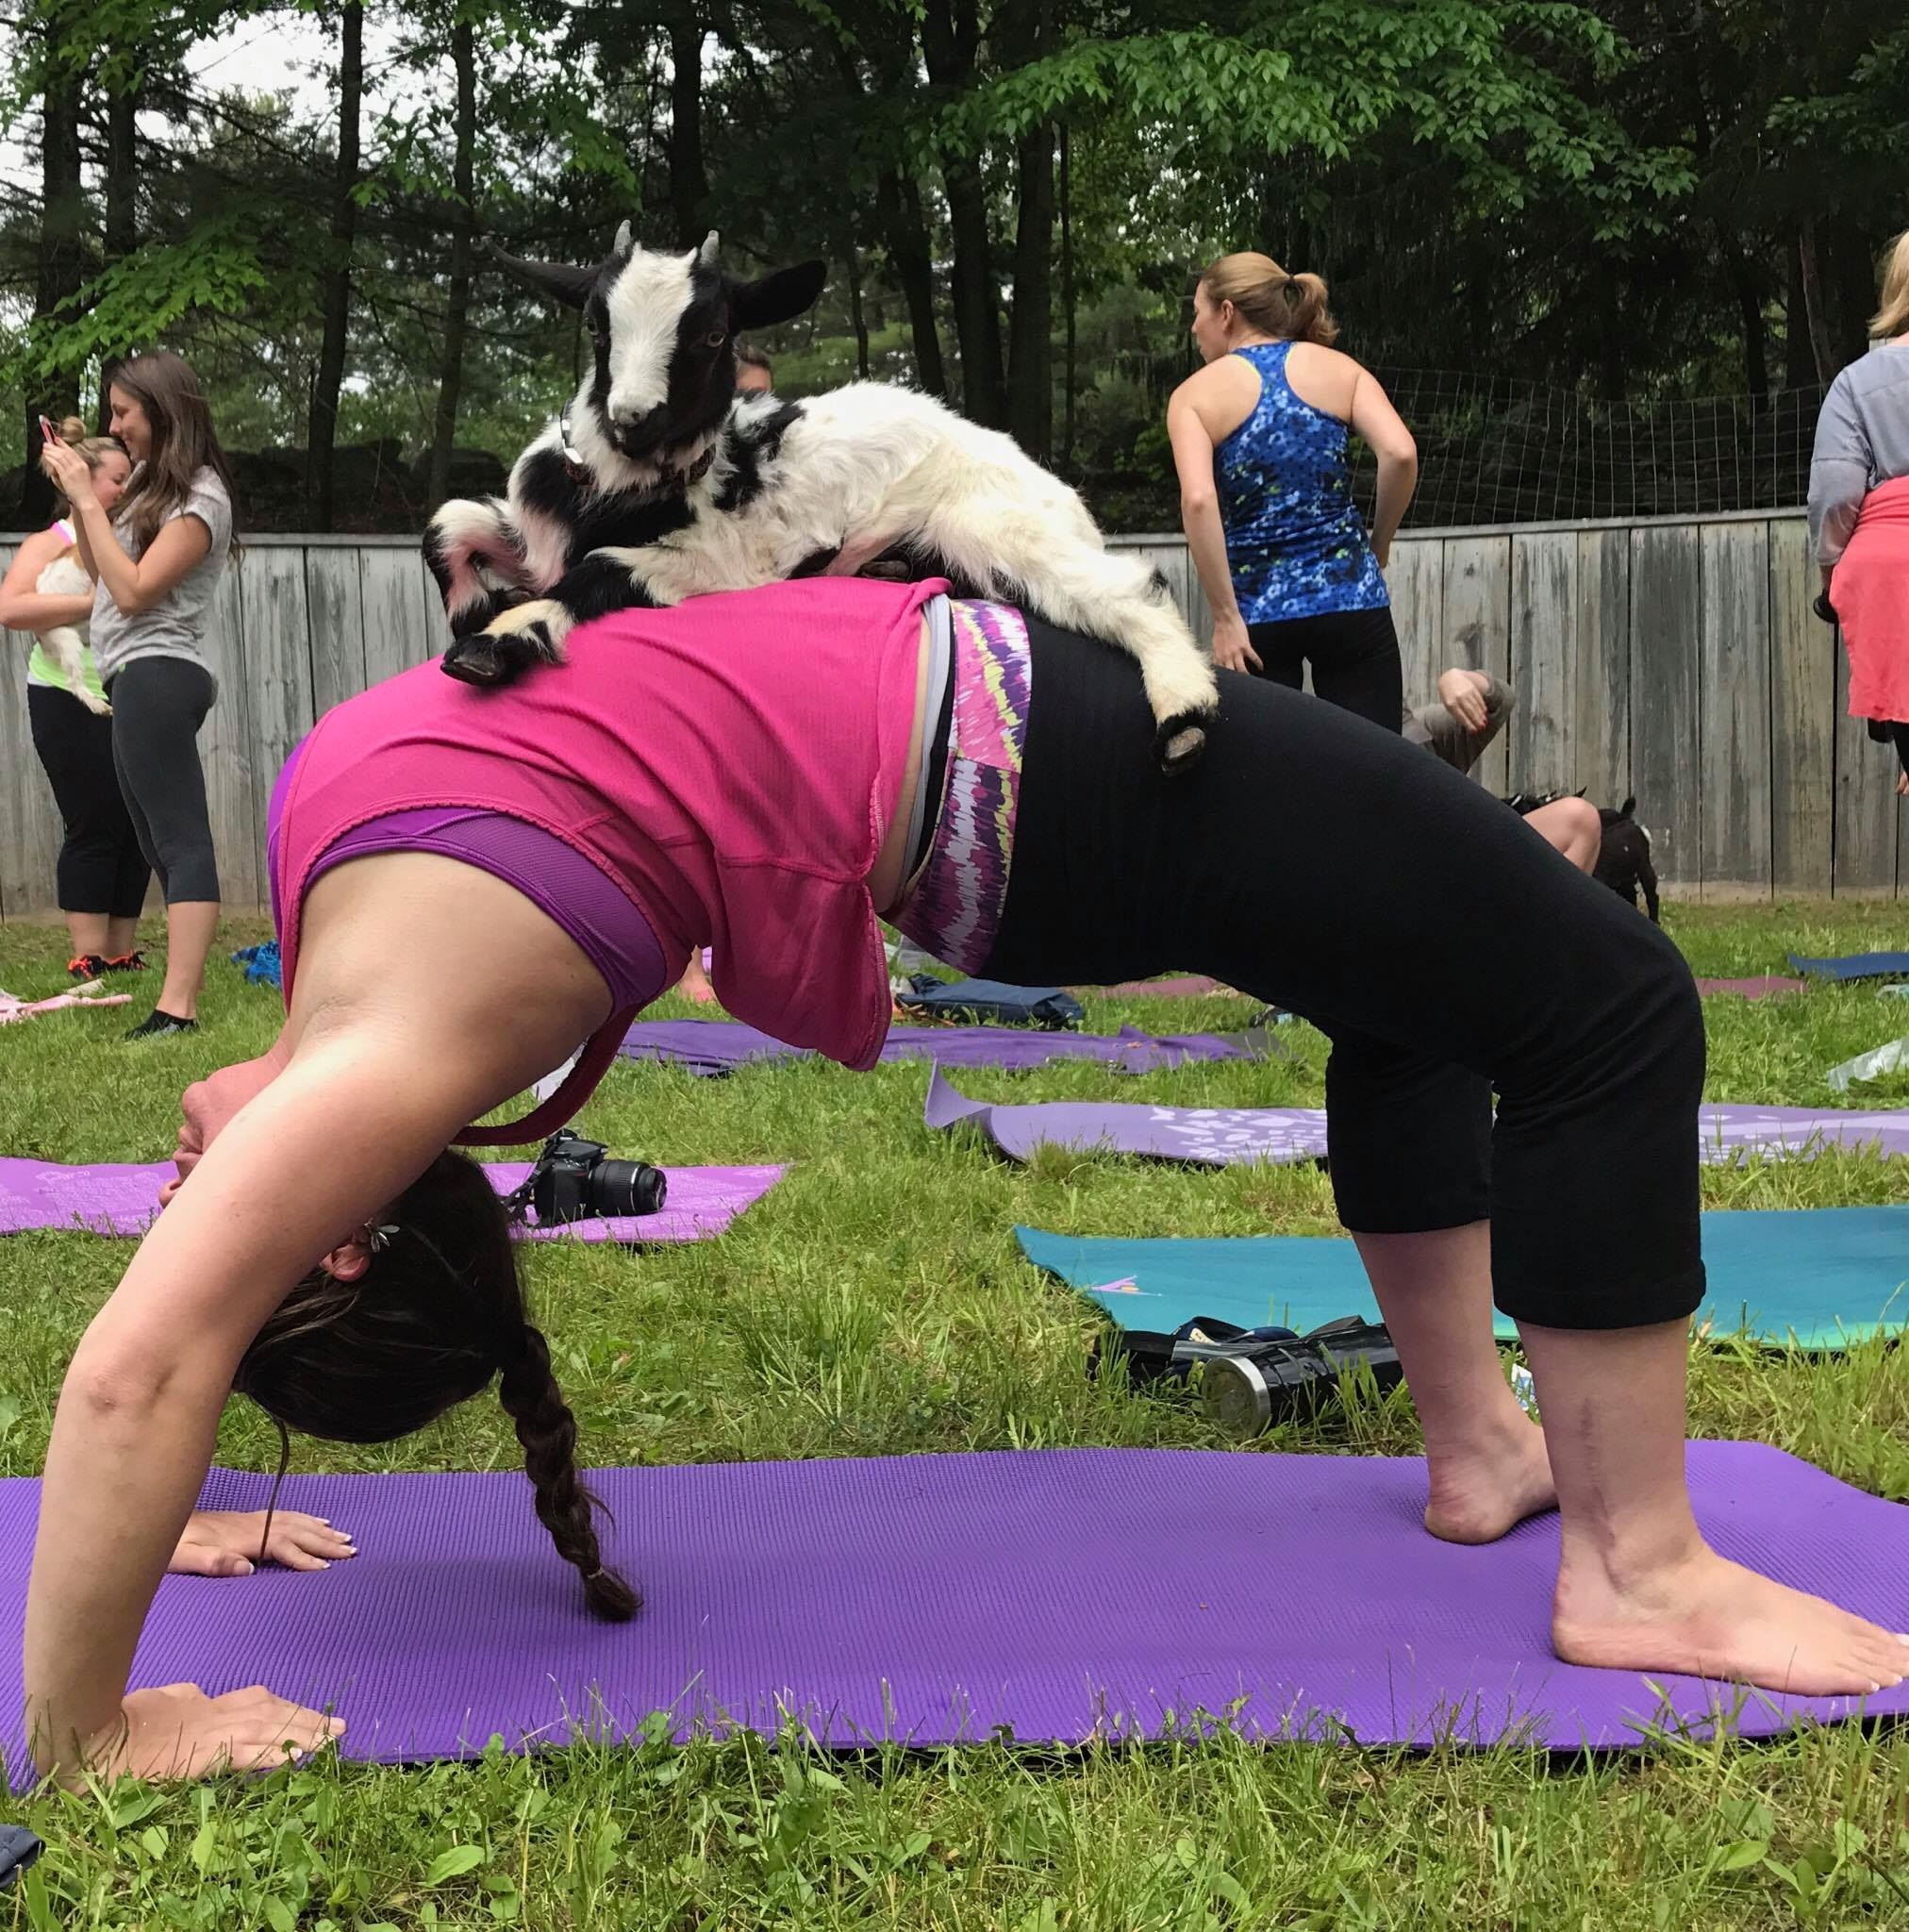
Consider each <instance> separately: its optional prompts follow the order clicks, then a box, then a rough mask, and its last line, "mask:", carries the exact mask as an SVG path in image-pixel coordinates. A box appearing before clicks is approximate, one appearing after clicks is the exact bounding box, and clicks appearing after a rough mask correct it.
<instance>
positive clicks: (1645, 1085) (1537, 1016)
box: [982, 624, 1704, 1328]
mask: <svg viewBox="0 0 1909 1932" xmlns="http://www.w3.org/2000/svg"><path fill="white" fill-rule="evenodd" d="M1029 628H1030V631H1031V634H1032V637H1033V648H1034V658H1033V684H1032V703H1031V708H1030V712H1029V718H1028V731H1027V743H1026V752H1025V769H1024V774H1023V776H1022V780H1021V801H1020V808H1019V816H1018V820H1017V824H1016V830H1015V838H1014V847H1013V856H1012V864H1011V870H1010V873H1009V885H1008V892H1007V901H1006V906H1005V908H1004V915H1003V924H1002V929H1001V931H1000V934H999V935H998V937H997V941H996V943H995V946H994V949H993V951H992V953H991V954H990V955H989V957H988V960H987V962H986V964H985V966H984V967H983V968H982V971H983V972H984V973H985V974H987V975H988V977H990V978H997V979H1005V980H1010V981H1014V982H1017V983H1019V984H1021V985H1028V986H1033V985H1044V984H1052V983H1061V984H1065V983H1067V982H1069V981H1080V980H1087V981H1092V982H1094V983H1096V984H1111V983H1113V982H1116V981H1119V980H1123V979H1132V978H1137V977H1140V976H1143V975H1145V974H1152V973H1159V972H1164V971H1167V970H1169V969H1171V968H1184V969H1187V970H1189V971H1194V972H1202V973H1210V974H1214V975H1215V976H1216V977H1218V978H1220V979H1221V980H1223V981H1225V982H1226V983H1227V984H1228V985H1230V986H1236V987H1238V988H1239V989H1240V990H1241V991H1245V992H1249V993H1252V994H1253V995H1254V996H1256V997H1257V998H1260V999H1263V1000H1277V1001H1279V1002H1280V1003H1281V1004H1282V1005H1284V1006H1286V1007H1288V1008H1292V1009H1293V1010H1294V1011H1295V1012H1298V1013H1302V1014H1303V1015H1304V1016H1305V1017H1306V1018H1307V1019H1309V1020H1311V1021H1312V1022H1313V1023H1314V1024H1317V1025H1318V1026H1320V1028H1321V1029H1322V1030H1323V1031H1324V1032H1325V1033H1327V1034H1328V1035H1330V1036H1331V1038H1332V1041H1333V1052H1332V1059H1331V1063H1330V1065H1329V1066H1328V1069H1327V1073H1326V1107H1327V1113H1328V1119H1329V1137H1330V1148H1331V1160H1332V1177H1333V1188H1334V1191H1335V1193H1336V1198H1337V1202H1338V1208H1339V1216H1340V1219H1341V1220H1342V1221H1343V1222H1344V1223H1345V1224H1346V1226H1348V1227H1349V1228H1352V1229H1353V1230H1355V1231H1357V1232H1359V1233H1370V1234H1385V1233H1414V1232H1420V1231H1423V1230H1426V1229H1431V1228H1441V1227H1455V1226H1462V1225H1465V1224H1469V1223H1471V1222H1474V1221H1478V1220H1480V1219H1483V1218H1485V1217H1486V1216H1487V1215H1488V1216H1489V1218H1490V1222H1491V1263H1492V1279H1493V1289H1494V1293H1495V1296H1496V1299H1497V1302H1498V1306H1499V1307H1501V1308H1502V1309H1503V1311H1504V1312H1505V1313H1506V1314H1507V1315H1510V1316H1513V1317H1515V1318H1518V1319H1520V1320H1526V1321H1531V1322H1535V1323H1539V1324H1545V1325H1549V1326H1554V1327H1560V1328H1621V1327H1632V1326H1636V1325H1640V1324H1648V1323H1655V1322H1668V1321H1673V1320H1677V1319H1680V1318H1682V1317H1684V1316H1686V1315H1688V1314H1689V1313H1690V1312H1691V1311H1692V1310H1693V1309H1695V1308H1696V1307H1697V1305H1698V1304H1699V1302H1700V1301H1701V1299H1702V1291H1703V1264H1702V1262H1701V1258H1700V1256H1699V1245H1698V1227H1699V1223H1698V1174H1697V1155H1698V1149H1697V1108H1698V1102H1699V1100H1700V1099H1701V1092H1702V1083H1703V1054H1704V1042H1703V1024H1702V1020H1701V1012H1700V1008H1699V1002H1698V998H1697V991H1696V987H1695V985H1694V983H1693V982H1692V980H1691V977H1690V972H1689V969H1688V968H1687V967H1686V966H1685V963H1684V960H1683V958H1682V957H1681V955H1679V953H1678V952H1677V950H1676V948H1675V947H1674V946H1673V945H1672V944H1671V943H1670V941H1668V940H1667V939H1666V938H1665V937H1664V935H1663V934H1662V933H1661V932H1660V931H1659V930H1658V929H1657V928H1656V927H1655V926H1654V925H1652V924H1651V922H1650V921H1649V920H1647V919H1642V918H1640V917H1639V916H1638V915H1637V913H1636V912H1635V910H1634V909H1633V908H1631V907H1629V906H1626V905H1625V904H1624V903H1623V902H1622V901H1621V900H1620V899H1619V898H1618V896H1617V894H1616V893H1614V892H1612V891H1609V890H1608V889H1607V888H1605V887H1603V886H1601V885H1598V884H1597V883H1596V882H1595V881H1593V880H1591V879H1588V878H1586V877H1585V875H1584V874H1582V873H1580V872H1579V871H1578V870H1577V869H1576V868H1575V867H1574V866H1572V865H1571V864H1570V863H1569V861H1568V860H1566V859H1565V858H1562V857H1560V856H1559V854H1557V853H1556V852H1554V851H1553V850H1552V848H1551V846H1550V845H1548V844H1547V843H1546V842H1545V841H1544V840H1543V839H1541V838H1539V837H1538V836H1537V834H1535V832H1533V831H1532V829H1531V827H1530V826H1529V825H1527V824H1524V823H1523V821H1522V820H1520V819H1519V817H1518V816H1517V815H1516V814H1515V813H1512V812H1508V811H1506V810H1505V808H1503V806H1502V805H1501V804H1500V803H1499V802H1498V800H1497V799H1495V798H1493V797H1492V796H1491V795H1490V794H1489V793H1487V792H1486V791H1483V790H1482V789H1481V788H1479V787H1478V786H1476V785H1473V784H1470V783H1469V782H1468V781H1467V780H1466V779H1464V778H1462V777H1460V776H1459V774H1457V773H1456V772H1454V771H1452V770H1451V769H1450V768H1449V767H1448V766H1446V765H1444V764H1443V763H1441V762H1440V761H1439V760H1438V759H1436V758H1427V757H1426V756H1425V754H1424V753H1423V751H1421V750H1420V749H1419V747H1418V746H1416V745H1410V744H1407V743H1405V742H1404V741H1403V739H1401V738H1400V737H1399V736H1398V734H1397V731H1396V730H1393V731H1377V730H1374V729H1373V728H1372V727H1371V725H1369V724H1367V723H1366V722H1365V721H1364V720H1363V719H1360V718H1354V717H1353V716H1352V715H1351V714H1350V713H1348V712H1346V711H1343V710H1339V709H1336V708H1334V707H1332V706H1330V705H1324V704H1320V703H1318V702H1317V701H1315V700H1314V699H1311V698H1308V697H1305V696H1303V695H1300V694H1296V693H1294V692H1292V691H1286V690H1285V689H1283V688H1282V687H1280V686H1279V685H1277V684H1271V683H1268V682H1266V681H1264V680H1261V679H1257V678H1250V677H1244V676H1240V675H1236V674H1233V673H1226V674H1222V675H1221V677H1220V717H1219V719H1218V721H1217V723H1216V724H1215V726H1214V728H1213V730H1212V732H1211V733H1210V734H1209V741H1208V745H1207V750H1206V755H1205V758H1204V759H1203V762H1202V763H1201V764H1200V765H1199V766H1198V767H1197V768H1196V769H1195V770H1194V771H1192V772H1191V773H1189V774H1186V775H1185V776H1182V777H1166V776H1163V775H1162V774H1160V773H1159V772H1158V771H1157V770H1156V769H1155V768H1154V763H1153V758H1152V751H1151V745H1152V733H1153V725H1152V721H1151V716H1150V714H1149V712H1148V709H1147V706H1146V703H1145V700H1144V697H1143V696H1142V693H1141V690H1140V680H1139V674H1138V671H1137V668H1136V666H1135V665H1134V663H1133V662H1132V660H1131V659H1129V658H1125V657H1123V656H1122V655H1121V654H1120V652H1118V651H1113V650H1110V649H1109V648H1108V647H1107V646H1106V645H1104V644H1101V643H1094V642H1089V641H1087V640H1084V639H1081V638H1077V637H1073V636H1071V635H1068V634H1066V633H1063V632H1058V631H1054V630H1052V629H1049V628H1048V627H1046V626H1045V625H1039V624H1030V626H1029ZM1487 1083H1488V1084H1487ZM1491 1087H1495V1088H1496V1089H1497V1091H1498V1093H1499V1096H1500V1101H1499V1108H1498V1116H1497V1123H1496V1126H1495V1128H1494V1126H1493V1124H1492V1119H1491V1111H1490V1091H1489V1089H1490V1088H1491Z"/></svg>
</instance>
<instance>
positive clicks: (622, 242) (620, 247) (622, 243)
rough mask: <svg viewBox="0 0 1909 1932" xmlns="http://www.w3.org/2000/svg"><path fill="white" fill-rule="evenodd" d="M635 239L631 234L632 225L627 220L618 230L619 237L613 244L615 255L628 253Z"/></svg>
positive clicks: (612, 250) (612, 251)
mask: <svg viewBox="0 0 1909 1932" xmlns="http://www.w3.org/2000/svg"><path fill="white" fill-rule="evenodd" d="M633 239H634V238H633V237H632V236H631V234H630V225H629V223H627V222H625V223H624V224H623V225H622V227H621V228H619V229H618V230H617V239H616V242H615V243H614V244H613V246H612V249H611V253H612V254H615V255H627V254H628V253H629V252H630V247H631V243H632V241H633Z"/></svg>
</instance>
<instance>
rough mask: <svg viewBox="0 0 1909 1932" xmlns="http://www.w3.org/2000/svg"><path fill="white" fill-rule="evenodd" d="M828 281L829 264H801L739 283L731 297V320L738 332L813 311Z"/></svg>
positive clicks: (818, 262) (821, 262)
mask: <svg viewBox="0 0 1909 1932" xmlns="http://www.w3.org/2000/svg"><path fill="white" fill-rule="evenodd" d="M827 280H828V263H827V262H825V261H802V262H798V263H797V264H796V265H795V267H793V268H779V269H777V270H776V271H775V272H774V274H772V275H763V276H762V277H760V278H759V279H758V280H756V281H753V282H739V283H738V284H737V285H736V288H735V291H734V292H733V293H732V294H731V295H730V297H729V320H730V324H731V325H732V326H733V327H735V328H739V329H749V328H768V327H770V326H771V325H772V324H774V323H778V322H787V321H788V319H789V318H790V317H791V316H794V315H800V314H801V313H802V312H803V310H804V309H805V308H813V307H814V306H815V299H816V297H817V296H818V295H820V294H821V293H822V284H823V283H824V282H825V281H827Z"/></svg>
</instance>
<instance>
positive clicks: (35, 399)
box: [20, 23, 86, 528]
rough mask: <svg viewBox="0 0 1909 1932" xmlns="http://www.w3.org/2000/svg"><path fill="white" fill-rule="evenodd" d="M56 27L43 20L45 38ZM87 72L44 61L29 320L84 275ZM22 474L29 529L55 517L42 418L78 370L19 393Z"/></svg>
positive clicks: (56, 407)
mask: <svg viewBox="0 0 1909 1932" xmlns="http://www.w3.org/2000/svg"><path fill="white" fill-rule="evenodd" d="M57 31H58V24H57V23H49V25H48V29H47V32H48V38H49V40H50V39H52V38H53V36H54V34H55V33H56V32H57ZM84 92H85V75H82V74H75V73H72V72H70V71H68V70H67V69H65V68H63V67H62V68H58V69H56V68H55V67H54V65H53V63H52V62H51V60H49V62H48V74H47V80H46V91H45V93H44V95H43V96H42V132H41V143H40V196H41V223H40V258H39V264H38V274H37V275H36V277H35V283H34V299H33V314H34V318H35V320H36V321H37V320H40V319H41V318H43V317H47V316H51V315H52V314H53V313H54V311H55V310H56V309H58V308H59V307H60V305H61V304H62V303H64V302H65V301H66V300H67V299H68V298H69V297H70V296H73V295H75V294H77V293H78V291H79V289H80V287H81V285H82V284H83V283H84V282H85V280H86V195H85V189H84V184H83V182H82V180H81V176H80V164H79V116H80V103H81V100H82V98H83V97H84ZM25 404H26V473H25V480H24V482H23V484H22V487H21V491H20V499H21V514H22V517H23V520H24V521H25V523H26V525H27V527H28V528H37V527H38V526H39V525H42V524H44V523H46V522H48V521H49V520H50V519H51V517H52V515H53V498H54V490H53V486H52V484H51V483H49V482H48V481H47V480H46V478H45V477H44V476H43V475H41V471H40V461H39V458H40V447H41V436H40V416H41V412H42V410H43V411H44V412H45V413H46V414H47V415H49V416H52V417H54V418H55V419H56V420H58V418H59V417H61V416H64V415H68V414H70V413H73V412H75V411H76V410H77V408H79V372H78V371H77V370H76V369H61V370H59V371H58V372H56V373H55V374H54V375H51V376H49V377H47V378H45V379H44V380H43V381H42V383H41V384H40V385H39V386H38V388H37V390H36V391H33V392H31V393H29V394H28V395H27V396H26V398H25Z"/></svg>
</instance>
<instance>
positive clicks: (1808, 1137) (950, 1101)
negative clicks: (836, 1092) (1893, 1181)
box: [922, 1068, 1909, 1167]
mask: <svg viewBox="0 0 1909 1932" xmlns="http://www.w3.org/2000/svg"><path fill="white" fill-rule="evenodd" d="M922 1118H923V1119H924V1120H925V1121H926V1122H927V1124H928V1125H930V1126H931V1127H940V1128H944V1129H946V1128H952V1127H956V1126H962V1125H972V1126H975V1127H978V1128H980V1130H981V1131H982V1132H983V1133H985V1134H987V1135H988V1138H989V1139H990V1140H991V1141H993V1142H994V1144H995V1145H996V1146H997V1147H999V1148H1000V1149H1001V1150H1002V1152H1003V1153H1004V1154H1006V1155H1008V1156H1010V1157H1011V1158H1014V1159H1016V1160H1027V1159H1030V1158H1032V1157H1033V1154H1034V1152H1035V1150H1036V1149H1037V1147H1040V1146H1043V1145H1052V1146H1057V1147H1068V1148H1072V1149H1075V1150H1077V1151H1079V1152H1083V1153H1104V1154H1134V1155H1141V1156H1144V1157H1146V1158H1150V1159H1154V1160H1173V1161H1182V1162H1185V1163H1187V1165H1189V1166H1199V1167H1229V1166H1232V1165H1234V1164H1235V1163H1236V1162H1239V1161H1248V1160H1266V1161H1274V1162H1289V1161H1300V1160H1322V1159H1324V1158H1325V1152H1326V1115H1325V1109H1324V1108H1320V1107H1154V1106H1150V1105H1148V1104H1146V1103H1142V1102H1134V1101H1075V1100H1050V1101H1037V1102H1034V1103H1031V1104H1021V1105H1010V1104H1008V1103H1006V1102H993V1101H983V1100H970V1099H968V1098H967V1097H966V1096H965V1095H963V1094H961V1093H959V1092H957V1091H955V1089H954V1086H953V1085H952V1084H951V1083H950V1082H949V1081H947V1080H946V1079H944V1078H943V1077H942V1075H941V1071H940V1069H939V1068H937V1069H936V1070H935V1072H934V1074H932V1075H931V1076H930V1078H929V1081H928V1098H927V1104H926V1106H925V1107H924V1108H923V1109H922ZM1697 1144H1698V1148H1699V1152H1700V1155H1701V1158H1702V1159H1704V1160H1706V1161H1708V1162H1710V1163H1711V1164H1712V1165H1713V1166H1725V1165H1729V1164H1730V1163H1732V1162H1736V1161H1740V1160H1742V1159H1743V1158H1745V1157H1746V1156H1747V1155H1749V1154H1751V1153H1762V1154H1766V1155H1784V1156H1787V1157H1790V1158H1809V1157H1811V1156H1813V1155H1816V1154H1819V1153H1821V1152H1822V1150H1823V1149H1824V1148H1825V1147H1830V1146H1836V1147H1850V1148H1859V1147H1875V1148H1877V1149H1879V1150H1880V1151H1882V1152H1883V1153H1884V1154H1909V1108H1889V1109H1881V1110H1877V1111H1875V1112H1867V1113H1865V1112H1858V1111H1855V1110H1853V1109H1851V1108H1802V1107H1751V1106H1746V1105H1742V1104H1739V1103H1735V1102H1725V1103H1721V1104H1719V1103H1717V1102H1710V1101H1706V1102H1705V1103H1704V1105H1703V1107H1702V1108H1701V1110H1700V1112H1699V1114H1698V1120H1697Z"/></svg>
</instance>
